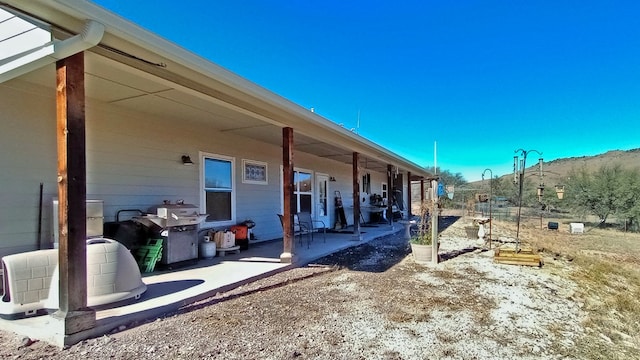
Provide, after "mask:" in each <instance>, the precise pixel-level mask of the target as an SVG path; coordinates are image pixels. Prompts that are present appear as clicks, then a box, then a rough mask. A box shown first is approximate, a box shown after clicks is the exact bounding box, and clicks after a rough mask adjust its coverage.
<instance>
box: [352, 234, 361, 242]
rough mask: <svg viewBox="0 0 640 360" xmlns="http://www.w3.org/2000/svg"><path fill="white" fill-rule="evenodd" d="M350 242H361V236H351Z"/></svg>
mask: <svg viewBox="0 0 640 360" xmlns="http://www.w3.org/2000/svg"><path fill="white" fill-rule="evenodd" d="M351 240H353V241H362V234H353V236H352V237H351Z"/></svg>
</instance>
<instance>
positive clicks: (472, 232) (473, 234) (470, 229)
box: [464, 222, 480, 240]
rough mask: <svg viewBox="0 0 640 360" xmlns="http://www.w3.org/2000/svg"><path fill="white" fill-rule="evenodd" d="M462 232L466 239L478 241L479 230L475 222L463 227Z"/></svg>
mask: <svg viewBox="0 0 640 360" xmlns="http://www.w3.org/2000/svg"><path fill="white" fill-rule="evenodd" d="M464 230H465V231H466V233H467V238H468V239H471V240H478V230H480V226H479V225H478V224H476V223H475V222H474V223H473V224H472V225H469V226H465V227H464Z"/></svg>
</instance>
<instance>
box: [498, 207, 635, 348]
mask: <svg viewBox="0 0 640 360" xmlns="http://www.w3.org/2000/svg"><path fill="white" fill-rule="evenodd" d="M547 221H558V220H554V219H545V220H544V224H545V225H546V222H547ZM558 223H560V224H561V225H560V231H549V230H546V229H541V228H540V222H539V220H532V221H530V222H526V223H521V228H520V234H521V235H520V240H521V242H522V243H528V244H530V245H531V246H532V247H533V248H537V249H538V250H540V251H541V252H542V253H543V255H544V256H545V257H546V258H553V259H556V260H566V261H567V262H568V264H570V266H568V268H569V269H571V271H570V272H569V273H568V276H569V277H570V278H571V279H572V280H574V281H575V282H576V283H577V284H578V293H577V294H576V298H577V300H579V301H581V302H583V303H584V307H583V309H584V310H585V311H587V314H588V317H587V319H586V320H585V324H584V325H585V327H586V329H587V335H586V337H585V339H583V341H581V342H580V343H579V344H578V345H579V346H577V349H578V351H579V352H580V354H579V355H580V357H584V358H607V359H615V358H621V359H622V358H634V359H640V335H639V334H640V320H639V319H640V266H638V265H640V234H637V233H625V232H621V231H617V230H613V229H598V228H586V229H585V233H584V234H569V231H568V221H565V223H564V224H563V223H562V221H558ZM499 226H500V227H501V228H502V229H505V230H507V231H512V232H513V233H511V234H510V235H511V236H513V235H514V234H515V225H514V224H512V223H500V224H499ZM603 344H607V345H606V346H603Z"/></svg>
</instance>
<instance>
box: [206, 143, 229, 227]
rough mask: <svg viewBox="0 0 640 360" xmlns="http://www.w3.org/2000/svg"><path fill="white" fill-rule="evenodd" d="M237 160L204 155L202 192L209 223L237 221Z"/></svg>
mask: <svg viewBox="0 0 640 360" xmlns="http://www.w3.org/2000/svg"><path fill="white" fill-rule="evenodd" d="M234 168H235V160H234V159H233V158H231V157H226V156H221V155H213V154H204V155H203V161H202V192H203V196H202V197H203V203H204V210H205V213H206V214H209V216H208V217H207V222H217V223H232V222H233V220H234V219H235V208H234V207H235V186H234V184H235V179H234Z"/></svg>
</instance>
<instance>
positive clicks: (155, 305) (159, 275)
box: [0, 223, 404, 347]
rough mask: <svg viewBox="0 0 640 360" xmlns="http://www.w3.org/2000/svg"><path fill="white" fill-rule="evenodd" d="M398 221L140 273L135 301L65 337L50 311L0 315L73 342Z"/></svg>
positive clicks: (14, 326) (28, 332) (103, 312)
mask: <svg viewBox="0 0 640 360" xmlns="http://www.w3.org/2000/svg"><path fill="white" fill-rule="evenodd" d="M403 230H404V227H403V226H402V225H401V224H398V223H395V224H394V225H393V226H390V225H388V224H380V225H375V226H366V227H362V228H361V232H362V233H361V239H357V238H355V237H354V235H353V234H352V233H351V232H349V233H346V232H345V233H335V232H327V234H326V241H324V239H323V236H322V234H317V233H316V234H314V237H313V242H311V244H310V246H309V247H308V248H307V238H306V236H305V237H304V238H303V242H302V245H301V244H300V243H299V241H298V239H297V238H296V240H295V242H294V249H293V252H294V259H293V263H292V264H284V263H281V262H280V254H281V253H282V250H283V244H282V240H274V241H268V242H259V243H252V244H250V246H249V249H248V250H243V251H240V253H239V254H226V255H225V256H216V257H214V258H212V259H199V260H198V261H197V263H196V262H192V263H191V264H189V265H185V266H183V267H179V268H176V269H172V270H159V271H155V272H153V273H148V274H143V278H142V280H143V282H144V283H145V284H146V285H147V291H146V292H145V293H144V294H143V295H142V297H141V298H140V299H138V300H136V301H131V302H127V303H124V304H111V305H110V306H108V307H104V308H99V309H95V310H96V326H95V327H94V328H93V329H90V330H86V331H82V332H79V333H76V334H73V335H70V336H64V335H63V331H62V330H60V329H59V327H60V326H59V324H60V322H59V321H57V320H56V319H54V318H53V317H52V316H51V315H42V316H35V317H30V318H25V319H18V320H5V319H0V326H2V329H3V330H5V331H10V332H14V333H16V334H18V335H23V336H28V337H29V338H31V339H38V340H43V341H47V342H49V343H52V344H55V345H58V346H60V347H63V346H66V345H69V344H74V343H77V342H79V341H82V340H84V339H87V338H92V337H97V336H101V335H103V334H106V333H109V332H111V331H112V330H113V329H116V328H118V327H119V326H121V325H128V324H130V323H132V322H135V321H144V320H150V319H153V318H156V317H160V316H162V315H163V314H165V313H168V312H172V311H175V310H177V309H179V308H180V307H182V306H184V305H186V304H191V303H194V302H197V301H200V300H203V299H206V298H208V297H211V296H213V295H215V294H216V293H218V292H224V291H228V290H230V289H233V288H236V287H238V286H241V285H243V284H246V283H249V282H252V281H255V280H257V279H260V278H264V277H268V276H271V275H273V274H276V273H278V272H281V271H286V270H288V269H291V268H295V267H300V266H304V265H306V264H309V263H311V262H313V261H314V260H316V259H319V258H321V257H324V256H326V255H329V254H332V253H334V252H338V251H340V250H343V249H346V248H349V247H353V246H358V245H360V244H363V243H366V242H369V241H371V240H374V239H377V238H380V237H383V236H387V235H391V234H395V233H398V232H400V231H403Z"/></svg>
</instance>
